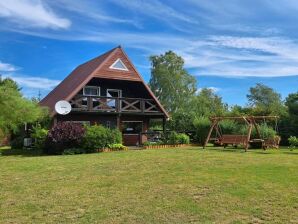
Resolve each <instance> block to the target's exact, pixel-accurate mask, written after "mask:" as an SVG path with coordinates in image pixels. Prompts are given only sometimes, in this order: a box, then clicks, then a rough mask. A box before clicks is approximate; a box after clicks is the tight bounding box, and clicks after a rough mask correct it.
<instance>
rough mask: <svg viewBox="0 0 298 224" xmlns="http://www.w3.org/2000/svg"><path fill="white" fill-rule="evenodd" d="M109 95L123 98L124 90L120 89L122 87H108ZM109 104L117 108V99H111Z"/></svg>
mask: <svg viewBox="0 0 298 224" xmlns="http://www.w3.org/2000/svg"><path fill="white" fill-rule="evenodd" d="M107 97H115V98H121V97H122V90H120V89H107ZM108 106H109V107H112V108H114V109H116V100H109V102H108ZM120 108H121V105H120Z"/></svg>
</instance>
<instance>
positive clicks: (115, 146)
mask: <svg viewBox="0 0 298 224" xmlns="http://www.w3.org/2000/svg"><path fill="white" fill-rule="evenodd" d="M108 148H109V149H112V150H113V151H126V150H128V148H127V147H126V146H124V145H122V144H119V143H117V144H109V145H108Z"/></svg>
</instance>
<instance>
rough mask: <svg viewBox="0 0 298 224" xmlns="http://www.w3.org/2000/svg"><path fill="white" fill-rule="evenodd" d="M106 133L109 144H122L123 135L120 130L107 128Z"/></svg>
mask: <svg viewBox="0 0 298 224" xmlns="http://www.w3.org/2000/svg"><path fill="white" fill-rule="evenodd" d="M106 132H107V142H108V144H122V133H121V132H120V131H119V130H118V129H108V128H106Z"/></svg>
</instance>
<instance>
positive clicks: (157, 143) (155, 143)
mask: <svg viewBox="0 0 298 224" xmlns="http://www.w3.org/2000/svg"><path fill="white" fill-rule="evenodd" d="M162 144H163V142H150V141H146V142H144V143H143V146H151V145H162Z"/></svg>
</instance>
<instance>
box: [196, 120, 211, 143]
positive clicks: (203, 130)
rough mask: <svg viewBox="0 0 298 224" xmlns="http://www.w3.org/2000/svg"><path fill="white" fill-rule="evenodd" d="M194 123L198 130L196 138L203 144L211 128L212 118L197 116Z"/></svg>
mask: <svg viewBox="0 0 298 224" xmlns="http://www.w3.org/2000/svg"><path fill="white" fill-rule="evenodd" d="M193 125H194V127H195V132H196V134H195V139H196V141H198V142H199V143H200V144H202V145H203V144H204V142H205V139H206V138H207V135H208V131H209V129H210V125H211V123H210V120H209V119H208V118H207V117H202V116H201V117H197V118H195V120H194V121H193Z"/></svg>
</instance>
